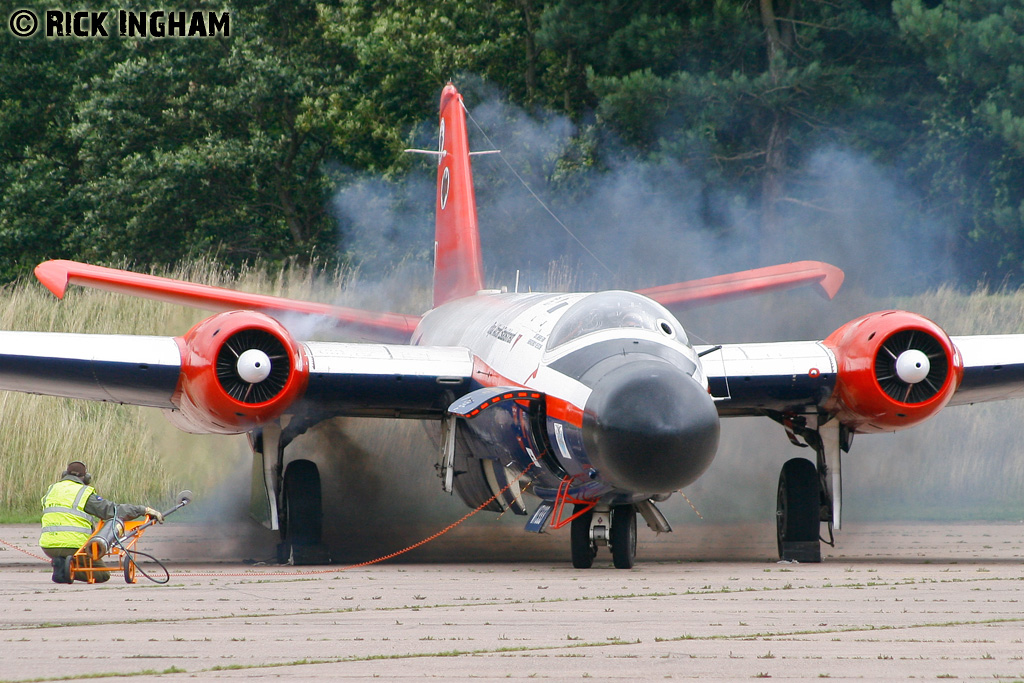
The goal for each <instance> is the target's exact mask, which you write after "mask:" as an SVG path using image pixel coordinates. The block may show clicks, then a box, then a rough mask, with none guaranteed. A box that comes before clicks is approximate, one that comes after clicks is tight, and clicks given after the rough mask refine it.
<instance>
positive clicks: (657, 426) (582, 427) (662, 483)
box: [413, 291, 719, 501]
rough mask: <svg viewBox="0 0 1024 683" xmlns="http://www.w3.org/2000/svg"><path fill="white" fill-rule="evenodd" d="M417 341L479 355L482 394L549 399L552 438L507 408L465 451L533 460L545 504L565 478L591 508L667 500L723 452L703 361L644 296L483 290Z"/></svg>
mask: <svg viewBox="0 0 1024 683" xmlns="http://www.w3.org/2000/svg"><path fill="white" fill-rule="evenodd" d="M413 343H414V344H422V345H438V346H461V347H464V348H468V349H470V351H471V353H472V355H473V363H474V370H473V385H474V387H498V386H502V387H504V386H508V387H523V388H529V389H532V390H535V391H539V392H542V393H543V394H544V395H545V397H546V400H545V403H544V405H545V414H544V416H543V424H542V425H541V427H540V428H541V429H543V431H544V434H543V435H542V436H543V437H546V438H541V439H538V438H537V433H536V431H535V430H536V428H537V426H536V425H535V424H532V423H531V417H535V416H530V415H527V414H526V412H527V409H526V407H524V406H522V405H519V404H517V403H515V402H509V403H507V404H506V405H504V406H503V407H502V410H501V411H498V412H496V413H492V414H491V415H490V416H489V417H488V419H486V420H473V421H469V423H468V424H467V429H468V430H469V431H470V434H471V437H472V438H469V439H468V440H467V442H466V443H467V447H468V448H470V449H472V450H473V451H474V452H473V455H474V456H475V457H477V458H493V459H500V460H502V461H503V462H502V464H504V465H507V466H511V467H518V468H520V469H522V468H525V467H526V466H528V465H530V463H531V462H533V463H534V466H533V467H531V478H532V480H533V481H534V484H535V486H534V489H533V492H534V493H535V494H537V495H539V496H541V497H542V498H552V497H554V495H555V492H556V490H557V488H558V486H559V483H560V482H562V481H563V480H566V478H568V479H569V480H571V484H572V492H573V495H574V496H580V497H584V498H587V499H595V498H604V499H614V500H617V501H626V500H640V499H644V498H649V497H651V496H652V495H658V494H664V493H669V492H672V491H675V490H677V489H679V488H680V487H682V486H685V485H687V484H689V483H691V482H692V481H694V480H695V479H696V478H697V477H699V476H700V474H701V473H702V472H703V471H704V470H705V469H706V468H707V467H708V465H709V464H710V463H711V460H712V458H713V457H714V454H715V451H716V449H717V445H718V433H719V422H718V414H717V411H716V410H715V407H714V403H713V401H712V399H711V397H710V395H709V394H708V390H707V379H706V377H705V376H704V373H703V371H702V369H701V364H700V359H699V358H698V357H697V354H696V352H695V351H694V349H693V347H692V346H691V345H690V343H689V341H688V339H687V337H686V334H685V332H684V331H683V328H682V326H681V325H680V324H679V322H678V321H677V320H676V319H675V317H674V316H672V314H671V313H669V312H668V311H667V310H666V309H665V308H664V307H662V306H661V305H659V304H657V303H655V302H654V301H651V300H650V299H648V298H646V297H644V296H641V295H639V294H635V293H632V292H623V291H609V292H599V293H593V294H587V293H573V294H536V293H533V294H510V293H493V294H487V293H481V294H478V295H475V296H472V297H467V298H463V299H459V300H456V301H453V302H450V303H447V304H445V305H442V306H439V307H438V308H436V309H434V310H432V311H430V312H429V313H428V314H426V315H425V316H424V317H423V319H422V321H421V322H420V324H419V326H418V327H417V329H416V332H415V334H414V336H413ZM531 430H533V431H531ZM538 441H540V442H541V443H538ZM546 446H547V447H546ZM506 460H508V462H504V461H506Z"/></svg>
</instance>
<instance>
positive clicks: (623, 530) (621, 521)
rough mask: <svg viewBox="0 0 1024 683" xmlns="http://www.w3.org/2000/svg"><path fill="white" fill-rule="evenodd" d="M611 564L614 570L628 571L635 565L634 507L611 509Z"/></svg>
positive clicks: (623, 506)
mask: <svg viewBox="0 0 1024 683" xmlns="http://www.w3.org/2000/svg"><path fill="white" fill-rule="evenodd" d="M610 540H611V546H612V563H613V564H614V565H615V568H616V569H630V568H632V567H633V565H634V564H635V563H636V506H634V505H616V506H615V507H613V508H612V535H611V539H610Z"/></svg>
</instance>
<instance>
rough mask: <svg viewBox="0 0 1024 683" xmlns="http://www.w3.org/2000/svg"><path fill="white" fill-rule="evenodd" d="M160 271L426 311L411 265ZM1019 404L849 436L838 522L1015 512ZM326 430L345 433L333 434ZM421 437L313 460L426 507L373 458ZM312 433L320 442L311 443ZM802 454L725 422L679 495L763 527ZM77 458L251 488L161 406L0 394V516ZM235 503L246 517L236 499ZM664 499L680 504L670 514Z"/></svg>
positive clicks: (241, 444) (77, 310)
mask: <svg viewBox="0 0 1024 683" xmlns="http://www.w3.org/2000/svg"><path fill="white" fill-rule="evenodd" d="M164 274H165V275H169V276H170V277H176V278H182V279H187V280H191V281H194V282H202V283H206V284H214V285H220V286H227V287H233V288H238V289H242V290H245V291H252V292H261V293H267V294H275V295H280V296H287V297H291V298H297V299H305V300H316V301H324V302H329V303H337V304H341V305H349V306H357V307H363V308H369V309H375V310H391V311H396V312H409V313H419V312H422V311H423V310H425V309H426V308H427V307H428V306H429V287H428V280H429V276H428V275H427V274H426V273H425V272H424V271H423V270H422V269H420V268H418V267H417V266H416V265H415V264H407V265H405V266H403V267H402V268H401V269H400V271H399V272H398V273H395V274H394V276H393V277H391V278H388V279H387V280H386V281H385V282H383V283H380V282H375V283H372V286H371V285H369V284H367V283H365V282H364V281H363V280H362V279H361V278H360V277H359V274H358V273H352V272H336V273H332V274H329V275H328V276H326V277H325V276H321V275H319V274H317V271H316V270H315V269H313V268H307V269H302V268H285V269H270V268H265V267H259V266H257V267H253V268H249V269H247V270H245V271H243V272H241V273H238V274H231V273H228V272H226V271H225V270H223V269H221V268H220V267H219V266H217V264H215V263H213V262H211V261H198V262H196V263H194V264H192V265H190V266H189V267H188V268H183V269H179V270H177V271H175V272H172V273H164ZM551 279H552V281H553V282H552V283H551V285H552V289H562V290H564V289H571V288H572V287H571V281H572V274H571V273H570V272H567V271H566V269H565V268H564V267H561V266H557V267H554V268H553V270H552V273H551ZM410 283H412V284H410ZM894 306H895V307H901V308H906V309H908V310H914V311H918V312H920V313H922V314H924V315H927V316H928V317H930V318H932V319H933V320H935V321H936V322H938V323H939V324H940V325H942V326H943V327H945V328H946V329H947V330H948V331H949V332H950V333H951V334H982V333H1004V332H1024V292H987V291H984V290H979V291H976V292H971V293H961V292H957V291H956V290H953V289H949V288H944V289H940V290H938V291H934V292H931V293H928V294H924V295H921V296H916V297H913V298H907V299H901V300H897V301H892V300H887V301H867V302H864V301H859V302H858V309H860V308H861V307H863V310H860V311H859V312H862V313H863V312H868V311H869V310H875V309H880V308H889V307H894ZM206 315H207V314H206V313H204V312H203V311H198V310H193V309H188V308H185V307H181V306H174V305H170V304H164V303H160V302H153V301H146V300H143V299H136V298H133V297H128V296H123V295H117V294H111V293H106V292H100V291H96V290H89V289H82V288H77V287H72V288H70V289H69V291H68V294H67V297H66V299H65V300H64V301H56V300H55V299H54V298H53V297H52V295H50V293H49V292H47V291H46V290H45V289H44V288H43V287H42V286H41V285H39V284H38V283H36V282H35V281H34V280H33V281H28V282H21V283H17V284H14V285H11V286H8V287H6V288H4V289H3V290H2V291H0V328H3V329H10V330H38V331H53V332H97V333H120V334H155V335H167V336H172V335H180V334H183V333H184V332H185V331H186V330H187V329H188V328H189V327H190V326H191V325H193V324H195V323H196V322H198V321H199V320H201V319H202V318H203V317H205V316H206ZM684 322H685V320H684ZM825 334H827V331H826V332H825ZM319 336H325V334H324V333H323V332H321V334H320V335H319ZM783 336H786V335H781V336H780V337H779V338H782V337H783ZM726 341H727V340H726ZM1022 410H1024V404H1022V403H1015V402H1010V403H1006V404H996V405H991V406H973V407H963V408H954V409H950V410H947V411H944V413H943V414H942V415H940V416H939V417H937V418H936V419H934V420H932V421H930V422H929V423H927V424H925V425H923V426H921V427H918V428H915V429H912V430H908V431H907V432H902V433H900V434H896V435H882V436H861V437H858V438H857V439H856V442H855V445H854V448H853V452H852V453H851V454H850V455H848V456H846V458H845V459H844V467H845V475H846V498H847V507H846V509H847V511H848V514H850V515H854V516H860V517H861V518H879V517H894V518H914V517H926V518H932V519H935V518H938V519H950V518H959V517H985V518H995V519H1010V518H1013V519H1018V518H1024V504H1022V503H1021V502H1020V501H1021V499H1022V496H1021V493H1022V492H1024V420H1021V419H1020V417H1021V411H1022ZM345 425H348V426H347V427H346V426H345ZM335 428H337V429H339V430H343V431H344V433H341V432H337V433H335V432H330V430H331V429H335ZM421 431H422V430H421V428H420V427H419V426H417V425H407V424H403V425H396V424H395V423H394V422H393V421H387V420H375V421H354V422H350V423H344V424H339V425H335V426H332V427H330V428H329V429H328V430H327V431H326V432H324V434H325V435H326V436H324V439H326V440H327V441H331V442H332V444H339V443H341V444H343V446H338V445H331V444H326V445H323V444H322V448H321V449H320V450H321V451H322V452H321V453H320V454H319V455H317V456H316V457H330V454H332V453H336V452H339V451H341V450H342V449H343V450H344V453H345V464H344V468H346V469H350V470H351V471H353V472H356V473H357V476H354V477H351V478H350V479H349V480H348V482H341V483H339V484H337V485H336V486H337V487H338V490H339V491H340V493H336V494H334V497H336V498H339V500H340V501H341V504H344V502H345V500H346V495H347V494H345V493H344V490H343V489H344V487H345V486H355V487H358V488H359V489H361V490H362V492H363V493H365V492H366V491H367V490H372V491H380V492H381V493H380V495H381V496H382V497H383V496H385V495H388V494H394V493H397V492H396V491H395V490H394V489H395V487H396V486H406V485H407V486H410V487H411V488H415V489H416V493H415V495H414V496H412V497H411V498H409V499H408V500H411V499H416V500H421V499H428V498H429V499H430V500H434V498H433V497H432V496H435V495H436V493H437V491H438V490H439V485H438V484H437V482H436V479H434V478H432V477H430V476H429V475H425V476H423V477H419V478H415V477H407V478H406V479H405V480H404V481H403V482H396V481H394V479H393V477H388V476H386V475H383V474H381V472H386V471H387V469H386V467H385V469H383V470H382V469H380V468H381V467H382V465H381V463H382V462H383V463H386V462H387V461H388V458H389V457H393V456H397V455H398V454H397V453H389V450H396V449H397V450H400V451H413V450H416V452H415V454H414V456H413V457H414V459H415V463H414V465H409V467H410V468H412V467H413V466H414V467H415V468H419V469H420V470H422V471H423V472H425V473H426V472H429V471H430V468H431V462H432V460H431V458H432V457H433V454H432V453H429V452H425V449H424V447H422V446H416V445H410V444H414V442H417V441H418V439H419V434H420V432H421ZM327 432H330V434H328V433H327ZM311 435H312V437H313V438H312V439H311V440H312V441H316V438H315V437H316V435H315V434H312V433H311ZM328 436H329V437H330V438H327V437H328ZM322 440H323V439H322ZM395 444H400V445H399V446H397V447H396V446H395ZM318 448H319V447H318ZM325 454H326V455H325ZM800 454H802V453H800V452H798V451H796V450H795V449H793V448H792V447H791V446H789V444H788V442H787V441H786V439H785V436H784V434H783V433H782V431H781V428H779V427H778V426H777V425H775V424H774V423H770V422H768V421H767V420H764V419H761V418H756V419H755V418H742V419H737V420H727V421H726V424H725V427H724V429H723V441H722V449H721V453H720V455H719V457H718V459H717V460H716V462H715V464H714V465H713V466H712V468H711V470H710V471H709V472H708V474H707V475H706V476H705V477H704V478H702V479H701V480H700V481H699V482H697V484H695V485H694V486H693V487H691V489H689V490H688V494H689V495H690V497H691V499H693V500H694V502H695V503H696V504H697V505H698V507H700V508H701V509H702V511H703V512H704V513H705V515H706V516H707V517H709V518H710V519H737V518H742V519H749V518H758V519H761V518H770V516H771V515H772V514H773V512H774V492H775V488H774V479H775V478H776V477H777V476H778V471H779V470H778V468H779V467H781V464H782V462H784V461H785V459H787V458H789V457H793V456H794V455H800ZM406 455H407V456H408V454H406ZM304 457H312V456H304ZM75 459H77V460H83V461H84V462H86V463H87V464H88V466H89V468H90V470H91V471H92V472H93V474H94V476H95V482H96V485H97V486H98V488H99V490H100V492H101V494H102V495H104V496H105V497H107V498H110V499H112V500H115V501H119V502H121V501H124V502H144V503H150V504H153V505H157V506H162V505H165V504H167V503H169V502H170V501H171V499H172V498H173V495H174V493H175V492H176V491H177V490H178V489H179V488H185V487H187V488H191V489H193V490H194V491H195V492H196V494H197V500H202V498H203V497H204V494H206V493H211V492H214V491H216V490H218V489H219V488H220V487H221V486H222V483H223V482H224V481H225V480H226V479H229V478H232V477H235V478H238V476H239V474H240V473H241V476H242V478H247V476H248V475H247V473H248V469H249V467H250V459H249V455H248V447H247V444H246V442H245V439H244V437H223V436H205V435H204V436H195V435H189V434H184V433H182V432H179V431H177V430H175V429H174V428H173V427H171V426H170V425H169V424H168V423H167V422H166V421H165V420H163V419H162V416H161V415H160V413H159V412H158V411H153V410H150V409H140V408H135V407H131V406H116V405H110V404H99V403H89V402H84V401H74V400H66V399H55V398H49V397H39V396H31V395H24V394H15V393H0V521H15V520H28V519H37V518H38V515H39V498H40V496H41V495H42V494H43V492H44V491H45V489H46V487H47V486H48V485H49V483H51V482H53V481H55V480H56V479H57V478H58V476H59V474H60V472H61V471H62V470H63V469H64V467H65V465H66V464H67V463H68V462H69V461H70V460H75ZM420 461H423V462H420ZM325 485H326V484H325ZM420 489H423V490H422V491H420ZM352 493H353V494H354V493H355V491H352ZM330 497H331V496H329V498H330ZM373 497H374V498H376V497H377V496H376V494H375V495H374V496H373ZM348 500H351V498H349V499H348ZM394 500H397V501H399V502H401V501H403V500H407V498H405V497H403V496H398V497H397V498H395V499H394ZM235 503H237V505H238V506H239V507H241V508H243V509H244V505H245V502H244V501H235ZM444 504H445V505H448V503H444ZM389 505H391V504H389ZM672 505H675V507H676V508H678V509H677V510H674V511H673V509H672ZM667 507H668V508H669V510H668V511H669V514H670V517H673V518H674V519H675V520H680V519H681V520H683V521H686V520H688V519H691V518H692V517H693V516H692V513H691V512H690V511H689V509H688V507H686V506H685V504H683V503H670V504H669V506H667ZM235 513H236V514H237V511H236V512H235ZM409 514H410V516H417V515H419V514H420V513H418V512H414V511H409ZM766 516H767V517H766ZM674 523H675V522H674Z"/></svg>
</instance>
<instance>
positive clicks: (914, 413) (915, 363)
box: [824, 311, 963, 432]
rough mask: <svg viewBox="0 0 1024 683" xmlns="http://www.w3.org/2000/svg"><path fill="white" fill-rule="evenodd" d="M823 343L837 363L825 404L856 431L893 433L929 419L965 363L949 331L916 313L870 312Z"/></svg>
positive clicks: (943, 402)
mask: <svg viewBox="0 0 1024 683" xmlns="http://www.w3.org/2000/svg"><path fill="white" fill-rule="evenodd" d="M824 344H825V346H827V347H828V348H830V349H831V350H832V352H833V353H834V354H835V357H836V364H837V366H838V367H837V371H838V372H837V374H838V379H837V381H836V388H835V391H834V392H833V394H832V397H831V398H830V399H829V400H828V401H827V402H826V405H825V407H826V409H828V410H830V411H832V412H835V413H836V414H837V416H838V417H839V419H840V420H841V421H842V422H843V423H844V424H846V425H847V426H849V427H851V428H852V429H853V430H854V431H856V432H884V431H890V432H891V431H896V430H899V429H904V428H906V427H911V426H913V425H916V424H919V423H921V422H923V421H924V420H927V419H928V418H930V417H931V416H932V415H934V414H935V413H937V412H938V411H940V410H941V409H942V408H943V407H945V405H946V404H947V403H948V402H949V399H950V398H952V396H953V393H954V392H955V391H956V389H957V387H958V386H959V385H960V380H961V379H962V378H963V361H962V360H961V358H960V353H959V351H957V349H956V346H954V345H953V342H952V341H951V340H950V338H949V335H947V334H946V333H945V331H944V330H943V329H942V328H941V327H939V326H938V325H936V324H935V323H933V322H932V321H931V320H928V319H927V318H925V317H923V316H920V315H918V314H916V313H909V312H907V311H881V312H878V313H871V314H869V315H866V316H863V317H861V318H857V319H855V320H852V321H850V322H848V323H847V324H845V325H843V326H842V327H840V328H839V329H838V330H836V331H835V332H833V333H832V334H831V335H829V337H828V339H826V340H825V342H824Z"/></svg>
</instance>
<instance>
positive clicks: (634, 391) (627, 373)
mask: <svg viewBox="0 0 1024 683" xmlns="http://www.w3.org/2000/svg"><path fill="white" fill-rule="evenodd" d="M592 387H593V391H592V393H591V395H590V398H589V399H588V400H587V405H586V409H585V410H584V414H583V443H584V446H585V448H586V452H587V457H588V458H589V459H590V463H591V465H593V466H594V468H595V469H596V470H597V471H598V474H599V475H600V476H601V478H602V479H603V480H605V481H606V482H608V483H609V484H612V485H613V486H615V487H616V488H619V489H622V490H626V491H631V492H634V493H652V494H654V493H667V492H669V491H675V490H676V489H679V488H681V487H683V486H686V485H687V484H690V483H692V482H693V481H695V480H696V479H697V477H699V476H700V475H701V474H702V473H703V472H704V470H706V469H707V468H708V466H709V465H710V464H711V461H712V459H713V458H714V457H715V452H716V450H717V449H718V434H719V422H718V411H717V410H715V405H714V401H712V400H711V396H710V395H708V392H707V390H706V389H704V387H702V386H701V385H700V384H698V383H697V382H696V381H695V380H694V379H693V378H692V377H690V376H689V375H687V374H686V373H685V372H683V371H682V370H680V369H679V368H677V367H675V366H674V365H670V364H669V363H666V362H662V361H658V360H636V361H633V362H630V363H626V364H623V365H621V366H619V367H617V368H614V369H612V370H611V371H609V372H608V373H607V374H605V375H603V376H602V377H600V378H599V379H597V380H596V382H595V383H594V384H593V385H592Z"/></svg>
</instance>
